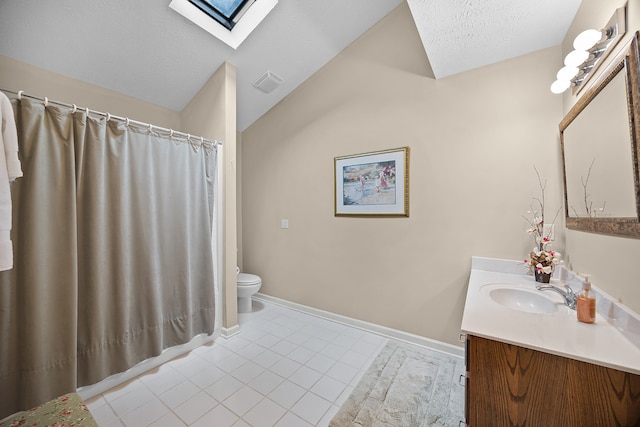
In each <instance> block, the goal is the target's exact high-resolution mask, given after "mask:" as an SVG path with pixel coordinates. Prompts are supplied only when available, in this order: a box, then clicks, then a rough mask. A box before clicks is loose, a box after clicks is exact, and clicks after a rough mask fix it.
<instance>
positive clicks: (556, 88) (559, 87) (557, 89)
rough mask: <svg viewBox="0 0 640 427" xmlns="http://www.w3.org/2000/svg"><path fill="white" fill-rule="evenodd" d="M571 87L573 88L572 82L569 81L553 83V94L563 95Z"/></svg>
mask: <svg viewBox="0 0 640 427" xmlns="http://www.w3.org/2000/svg"><path fill="white" fill-rule="evenodd" d="M569 86H571V82H570V81H569V80H556V81H555V82H553V83H551V92H553V93H562V92H564V91H565V90H567V89H569Z"/></svg>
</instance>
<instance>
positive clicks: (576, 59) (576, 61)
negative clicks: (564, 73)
mask: <svg viewBox="0 0 640 427" xmlns="http://www.w3.org/2000/svg"><path fill="white" fill-rule="evenodd" d="M587 58H589V52H587V51H586V50H572V51H571V52H569V54H568V55H567V56H565V57H564V65H566V66H567V67H577V66H579V65H580V64H582V63H583V62H584V61H586V60H587Z"/></svg>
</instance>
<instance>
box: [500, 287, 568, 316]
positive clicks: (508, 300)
mask: <svg viewBox="0 0 640 427" xmlns="http://www.w3.org/2000/svg"><path fill="white" fill-rule="evenodd" d="M488 294H489V297H490V298H491V299H492V300H494V301H495V302H497V303H498V304H501V305H503V306H505V307H508V308H510V309H512V310H518V311H524V312H526V313H538V314H551V313H555V312H556V311H558V305H559V304H558V303H556V302H554V301H553V300H551V299H549V298H548V297H547V296H545V295H542V294H541V293H540V291H538V290H535V289H527V288H523V287H517V286H509V285H506V284H504V285H489V289H488Z"/></svg>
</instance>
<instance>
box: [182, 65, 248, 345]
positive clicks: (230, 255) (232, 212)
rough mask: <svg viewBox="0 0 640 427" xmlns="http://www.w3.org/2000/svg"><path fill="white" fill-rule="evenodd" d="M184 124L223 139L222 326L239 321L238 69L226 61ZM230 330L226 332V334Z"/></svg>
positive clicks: (200, 93) (186, 114) (195, 99)
mask: <svg viewBox="0 0 640 427" xmlns="http://www.w3.org/2000/svg"><path fill="white" fill-rule="evenodd" d="M181 117H182V126H183V127H184V128H185V129H189V132H193V133H196V134H198V135H201V136H203V137H205V138H209V139H214V140H218V141H222V143H223V147H222V151H221V152H222V167H223V177H222V181H223V184H222V186H223V191H222V201H221V213H222V216H223V224H224V225H223V228H224V230H223V236H222V240H223V248H224V249H223V254H222V256H223V271H222V275H221V277H222V283H223V291H222V297H223V301H224V304H223V312H222V327H223V328H226V330H227V331H228V330H229V329H231V328H233V327H235V326H237V324H238V300H237V286H236V265H237V257H236V255H237V234H236V223H237V220H236V218H237V212H236V206H237V205H236V69H235V67H234V66H232V65H231V64H228V63H224V64H222V65H221V66H220V68H219V69H218V70H217V71H216V72H215V73H213V75H212V76H211V77H210V78H209V80H208V81H207V83H205V85H204V86H203V87H202V88H201V89H200V91H198V93H197V94H196V96H194V97H193V99H192V100H191V101H190V102H189V104H188V105H187V106H186V107H185V108H184V109H183V110H182V113H181ZM227 331H224V333H225V334H226V333H227Z"/></svg>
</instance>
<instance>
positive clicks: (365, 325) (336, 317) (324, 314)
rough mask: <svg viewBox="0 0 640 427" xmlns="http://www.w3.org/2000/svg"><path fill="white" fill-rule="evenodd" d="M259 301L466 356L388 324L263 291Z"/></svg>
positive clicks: (440, 342)
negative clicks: (338, 312)
mask: <svg viewBox="0 0 640 427" xmlns="http://www.w3.org/2000/svg"><path fill="white" fill-rule="evenodd" d="M253 298H254V299H256V300H258V301H266V302H270V303H273V304H278V305H281V306H284V307H287V308H291V309H293V310H297V311H301V312H303V313H306V314H310V315H312V316H316V317H320V318H323V319H326V320H331V321H332V322H336V323H341V324H343V325H347V326H352V327H354V328H358V329H362V330H364V331H367V332H371V333H374V334H378V335H382V336H385V337H388V338H393V339H396V340H399V341H403V342H406V343H409V344H414V345H419V346H421V347H425V348H428V349H430V350H435V351H439V352H441V353H446V354H448V355H451V356H457V357H462V358H464V348H463V347H458V346H455V345H452V344H447V343H444V342H442V341H436V340H432V339H430V338H425V337H421V336H419V335H414V334H410V333H408V332H403V331H399V330H397V329H391V328H387V327H386V326H380V325H376V324H374V323H369V322H365V321H363V320H358V319H353V318H351V317H347V316H342V315H340V314H334V313H331V312H328V311H324V310H319V309H317V308H313V307H309V306H306V305H302V304H298V303H295V302H291V301H287V300H284V299H280V298H276V297H272V296H270V295H265V294H262V293H257V294H255V295H254V296H253Z"/></svg>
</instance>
